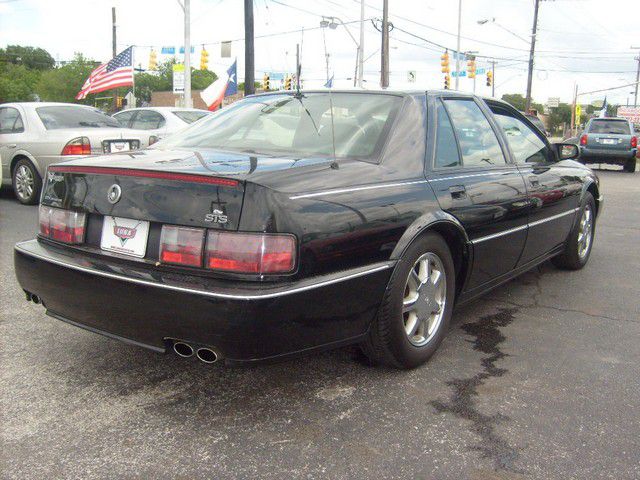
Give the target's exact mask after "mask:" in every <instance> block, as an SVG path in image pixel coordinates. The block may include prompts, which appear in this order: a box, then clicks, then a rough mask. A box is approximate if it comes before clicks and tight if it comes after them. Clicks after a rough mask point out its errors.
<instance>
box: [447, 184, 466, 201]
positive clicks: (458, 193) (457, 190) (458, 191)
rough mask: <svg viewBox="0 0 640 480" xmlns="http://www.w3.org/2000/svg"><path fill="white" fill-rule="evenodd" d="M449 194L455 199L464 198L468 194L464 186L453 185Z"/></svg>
mask: <svg viewBox="0 0 640 480" xmlns="http://www.w3.org/2000/svg"><path fill="white" fill-rule="evenodd" d="M449 193H450V194H451V196H452V197H453V198H462V197H464V196H465V195H466V194H467V189H466V188H465V186H464V185H451V186H450V187H449Z"/></svg>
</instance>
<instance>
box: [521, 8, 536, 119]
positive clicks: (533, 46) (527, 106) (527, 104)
mask: <svg viewBox="0 0 640 480" xmlns="http://www.w3.org/2000/svg"><path fill="white" fill-rule="evenodd" d="M535 2H536V3H535V6H534V7H533V29H532V30H531V50H530V51H529V73H528V75H527V98H526V100H525V105H524V111H525V113H529V109H530V108H531V83H532V81H533V56H534V54H535V51H536V31H537V30H538V8H539V6H540V0H535Z"/></svg>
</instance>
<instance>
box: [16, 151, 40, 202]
mask: <svg viewBox="0 0 640 480" xmlns="http://www.w3.org/2000/svg"><path fill="white" fill-rule="evenodd" d="M11 176H12V185H13V192H14V193H15V195H16V198H17V199H18V201H19V202H20V203H23V204H24V205H34V204H36V203H38V200H40V190H41V189H42V179H41V178H40V175H39V174H38V171H37V170H36V168H35V167H34V166H33V163H31V162H30V161H29V160H28V159H26V158H21V159H20V160H18V163H16V166H15V167H14V169H13V172H12V175H11Z"/></svg>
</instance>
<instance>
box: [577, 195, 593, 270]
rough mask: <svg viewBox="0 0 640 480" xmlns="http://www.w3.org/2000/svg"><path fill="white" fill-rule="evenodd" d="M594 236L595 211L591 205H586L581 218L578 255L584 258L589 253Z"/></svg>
mask: <svg viewBox="0 0 640 480" xmlns="http://www.w3.org/2000/svg"><path fill="white" fill-rule="evenodd" d="M592 238H593V211H592V210H591V206H590V205H588V204H587V205H586V206H585V207H584V210H583V212H582V217H581V218H580V225H579V230H578V256H579V257H580V259H581V260H582V259H584V257H586V256H587V253H589V247H591V239H592Z"/></svg>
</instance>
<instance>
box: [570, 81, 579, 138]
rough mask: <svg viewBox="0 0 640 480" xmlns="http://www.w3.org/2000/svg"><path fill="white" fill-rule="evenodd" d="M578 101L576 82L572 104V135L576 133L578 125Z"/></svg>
mask: <svg viewBox="0 0 640 480" xmlns="http://www.w3.org/2000/svg"><path fill="white" fill-rule="evenodd" d="M577 103H578V84H577V83H576V84H575V87H574V92H573V105H572V106H571V136H572V137H573V136H574V135H575V126H576V105H577Z"/></svg>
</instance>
